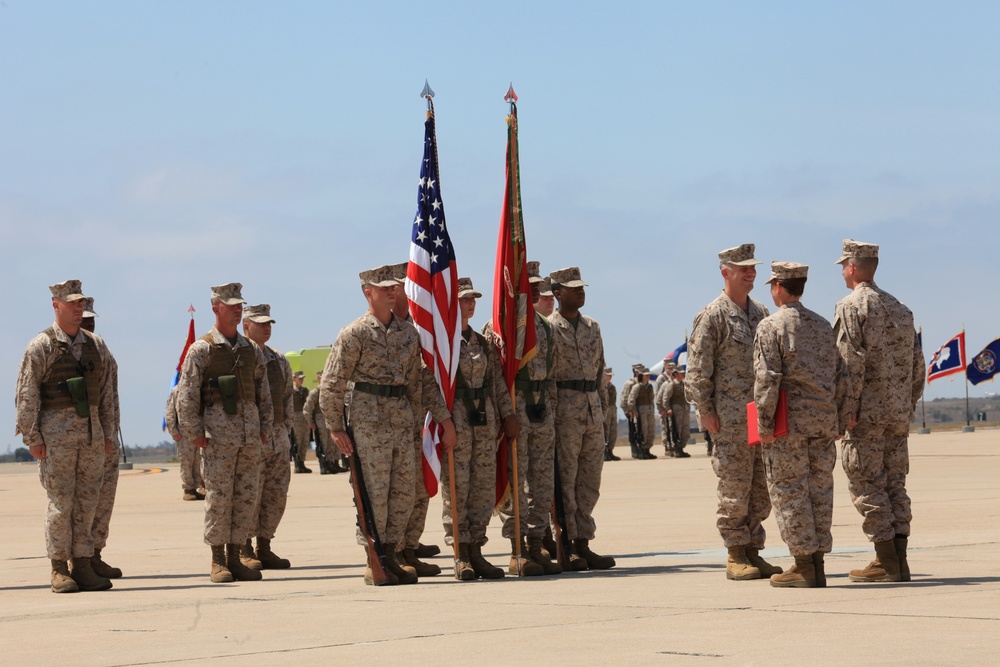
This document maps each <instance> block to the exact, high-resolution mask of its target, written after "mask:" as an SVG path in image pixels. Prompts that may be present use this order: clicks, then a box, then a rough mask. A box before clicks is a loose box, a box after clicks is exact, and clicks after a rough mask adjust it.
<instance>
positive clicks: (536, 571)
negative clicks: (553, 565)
mask: <svg viewBox="0 0 1000 667" xmlns="http://www.w3.org/2000/svg"><path fill="white" fill-rule="evenodd" d="M517 542H518V540H517V539H516V538H513V537H512V538H510V565H509V566H508V567H507V572H508V573H509V574H512V575H514V576H515V577H540V576H542V575H543V574H545V570H543V569H542V566H541V564H539V563H536V562H535V561H534V560H533V559H531V558H529V557H528V550H527V549H526V548H525V546H524V540H521V571H520V572H518V568H517V555H516V554H517Z"/></svg>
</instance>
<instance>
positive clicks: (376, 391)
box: [354, 382, 406, 398]
mask: <svg viewBox="0 0 1000 667" xmlns="http://www.w3.org/2000/svg"><path fill="white" fill-rule="evenodd" d="M354 388H355V389H356V390H358V391H363V392H365V393H366V394H373V395H375V396H388V397H390V398H402V397H403V396H405V395H406V387H405V386H403V385H401V384H372V383H370V382H355V383H354Z"/></svg>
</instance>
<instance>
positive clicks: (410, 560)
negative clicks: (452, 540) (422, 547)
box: [401, 549, 441, 577]
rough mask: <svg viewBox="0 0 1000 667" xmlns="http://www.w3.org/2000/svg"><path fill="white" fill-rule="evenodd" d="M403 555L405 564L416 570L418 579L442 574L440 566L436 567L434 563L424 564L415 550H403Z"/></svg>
mask: <svg viewBox="0 0 1000 667" xmlns="http://www.w3.org/2000/svg"><path fill="white" fill-rule="evenodd" d="M401 553H402V561H403V563H404V564H406V565H409V566H410V567H412V568H413V569H414V570H416V572H417V576H418V577H435V576H437V575H439V574H441V568H440V566H438V565H435V564H434V563H425V562H423V561H422V560H420V559H419V558H417V554H416V551H415V550H414V549H403V551H402V552H401Z"/></svg>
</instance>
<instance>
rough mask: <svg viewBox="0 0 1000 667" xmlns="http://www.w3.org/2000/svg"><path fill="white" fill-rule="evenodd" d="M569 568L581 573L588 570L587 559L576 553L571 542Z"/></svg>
mask: <svg viewBox="0 0 1000 667" xmlns="http://www.w3.org/2000/svg"><path fill="white" fill-rule="evenodd" d="M569 568H570V569H571V570H573V571H574V572H583V571H584V570H589V569H590V564H589V563H587V559H586V558H584V557H583V556H581V555H580V554H578V553H577V552H576V549H575V548H574V547H573V542H570V544H569Z"/></svg>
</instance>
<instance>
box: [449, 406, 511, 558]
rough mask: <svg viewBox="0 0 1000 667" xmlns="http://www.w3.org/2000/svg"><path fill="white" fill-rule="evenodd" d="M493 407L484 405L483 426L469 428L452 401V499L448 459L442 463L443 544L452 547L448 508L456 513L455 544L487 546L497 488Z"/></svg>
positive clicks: (462, 409)
mask: <svg viewBox="0 0 1000 667" xmlns="http://www.w3.org/2000/svg"><path fill="white" fill-rule="evenodd" d="M495 412H496V411H495V410H494V409H493V404H492V402H490V401H487V404H486V425H485V426H471V425H470V424H469V417H468V414H467V411H466V409H465V406H464V405H462V403H461V402H460V401H455V410H454V412H453V413H452V419H453V420H454V421H455V432H456V434H457V435H458V444H456V445H455V449H454V451H453V452H452V456H454V458H455V494H456V496H457V497H456V498H454V499H452V497H451V472H450V470H449V465H448V459H447V457H445V460H444V461H442V462H441V490H442V493H441V498H442V500H443V501H444V502H443V504H444V510H443V512H442V514H441V521H442V522H443V523H444V542H445V544H448V545H451V544H454V537H453V534H452V528H453V526H452V519H451V508H452V504H453V501H454V505H455V507H456V508H457V510H458V512H457V513H458V541H459V543H461V544H486V526H487V525H489V523H490V517H491V516H493V506H494V505H495V504H496V485H497V479H496V476H497V438H496V434H497V425H496V418H495V417H494V415H495Z"/></svg>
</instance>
